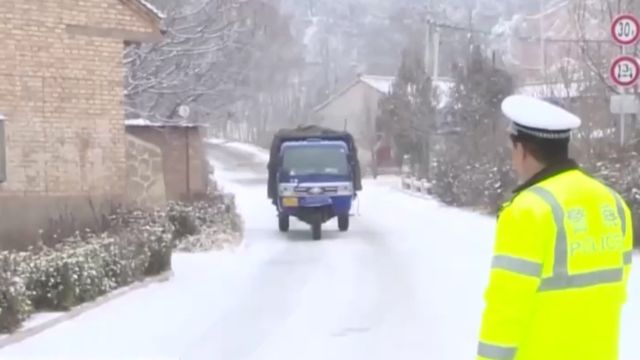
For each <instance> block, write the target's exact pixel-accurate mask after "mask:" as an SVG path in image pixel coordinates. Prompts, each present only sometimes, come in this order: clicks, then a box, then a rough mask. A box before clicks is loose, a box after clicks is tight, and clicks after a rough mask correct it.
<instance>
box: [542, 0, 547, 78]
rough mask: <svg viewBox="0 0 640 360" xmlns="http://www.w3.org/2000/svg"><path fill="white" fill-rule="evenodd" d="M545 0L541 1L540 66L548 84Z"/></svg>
mask: <svg viewBox="0 0 640 360" xmlns="http://www.w3.org/2000/svg"><path fill="white" fill-rule="evenodd" d="M545 8H546V4H545V0H540V66H541V67H542V76H543V79H544V83H545V84H546V83H547V49H546V47H547V43H546V41H545V29H544V15H545V13H544V12H545Z"/></svg>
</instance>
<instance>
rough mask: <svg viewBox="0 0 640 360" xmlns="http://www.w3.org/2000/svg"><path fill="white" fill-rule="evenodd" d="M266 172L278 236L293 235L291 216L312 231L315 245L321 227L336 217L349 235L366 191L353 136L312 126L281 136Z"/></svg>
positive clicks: (282, 131)
mask: <svg viewBox="0 0 640 360" xmlns="http://www.w3.org/2000/svg"><path fill="white" fill-rule="evenodd" d="M267 167H268V172H269V176H268V185H267V187H268V196H269V198H270V199H271V200H272V202H273V204H274V205H275V206H276V208H277V210H278V226H279V229H280V231H282V232H286V231H289V219H290V217H292V216H293V217H295V218H298V219H299V220H301V221H302V222H305V223H307V224H309V225H311V233H312V237H313V239H314V240H319V239H320V238H321V237H322V224H324V223H326V222H327V221H329V220H331V219H333V218H335V217H337V218H338V228H339V230H340V231H347V230H348V229H349V214H350V212H351V205H352V203H353V201H354V199H355V198H356V193H357V191H360V190H362V177H361V174H360V163H359V161H358V153H357V148H356V145H355V141H354V139H353V136H352V135H351V134H349V133H347V132H341V131H334V130H330V129H326V128H322V127H318V126H313V125H311V126H300V127H297V128H294V129H283V130H280V131H279V132H278V133H276V134H275V136H274V137H273V141H272V143H271V152H270V158H269V164H268V166H267Z"/></svg>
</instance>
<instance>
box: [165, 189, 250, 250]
mask: <svg viewBox="0 0 640 360" xmlns="http://www.w3.org/2000/svg"><path fill="white" fill-rule="evenodd" d="M167 213H168V216H169V220H170V222H171V223H172V224H173V226H174V229H175V230H174V241H176V248H177V250H179V251H186V252H195V251H210V250H213V249H217V248H220V247H222V246H224V245H225V244H227V243H230V242H233V241H234V240H238V239H239V238H240V237H241V236H242V222H241V220H240V216H239V215H238V213H237V211H236V207H235V199H234V198H233V196H231V195H229V194H223V193H215V194H207V196H206V197H204V198H203V199H201V200H199V201H196V202H193V203H191V204H185V203H171V204H169V208H168V211H167Z"/></svg>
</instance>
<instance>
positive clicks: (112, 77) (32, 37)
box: [0, 0, 163, 246]
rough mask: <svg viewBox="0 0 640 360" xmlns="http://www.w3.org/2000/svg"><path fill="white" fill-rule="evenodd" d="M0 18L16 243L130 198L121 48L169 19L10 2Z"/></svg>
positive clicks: (8, 219) (8, 224)
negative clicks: (127, 187)
mask: <svg viewBox="0 0 640 360" xmlns="http://www.w3.org/2000/svg"><path fill="white" fill-rule="evenodd" d="M0 14H2V15H0V16H2V22H0V48H1V49H2V51H0V113H3V114H4V116H5V117H6V122H5V129H4V130H5V136H4V138H3V139H0V140H1V141H0V147H1V148H2V150H1V151H0V152H6V162H5V163H3V164H0V166H1V167H2V168H3V169H2V170H5V171H4V172H5V173H6V178H4V179H0V181H2V183H1V184H0V213H2V218H1V219H0V239H1V242H0V246H2V245H5V246H9V245H13V246H17V245H25V244H24V242H26V241H29V239H35V238H36V237H37V235H38V230H39V229H44V230H45V231H49V230H51V228H56V227H57V228H61V227H64V223H73V224H75V225H74V226H83V225H85V224H86V225H88V224H89V223H93V222H95V221H96V219H98V218H99V217H100V215H101V214H102V213H104V212H105V211H106V210H108V208H109V205H110V204H112V203H114V202H118V201H120V200H121V199H122V197H123V196H124V195H125V191H126V166H125V164H126V161H125V151H126V149H125V147H126V141H125V129H124V125H123V121H124V109H123V106H122V103H123V97H124V94H123V93H124V85H123V82H124V75H125V67H124V65H123V49H124V46H125V45H126V44H127V43H132V42H147V41H158V40H160V39H161V38H162V32H161V21H162V18H163V15H162V14H161V13H160V12H159V11H157V10H156V9H154V8H153V7H152V6H151V5H149V3H147V2H146V1H145V0H83V1H79V0H59V1H41V0H2V1H0ZM51 231H54V230H51Z"/></svg>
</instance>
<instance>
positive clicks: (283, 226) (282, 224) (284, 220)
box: [278, 215, 289, 232]
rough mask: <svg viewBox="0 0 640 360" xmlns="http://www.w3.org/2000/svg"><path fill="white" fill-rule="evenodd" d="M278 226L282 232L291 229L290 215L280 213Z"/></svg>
mask: <svg viewBox="0 0 640 360" xmlns="http://www.w3.org/2000/svg"><path fill="white" fill-rule="evenodd" d="M278 228H279V229H280V232H287V231H289V215H278Z"/></svg>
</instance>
